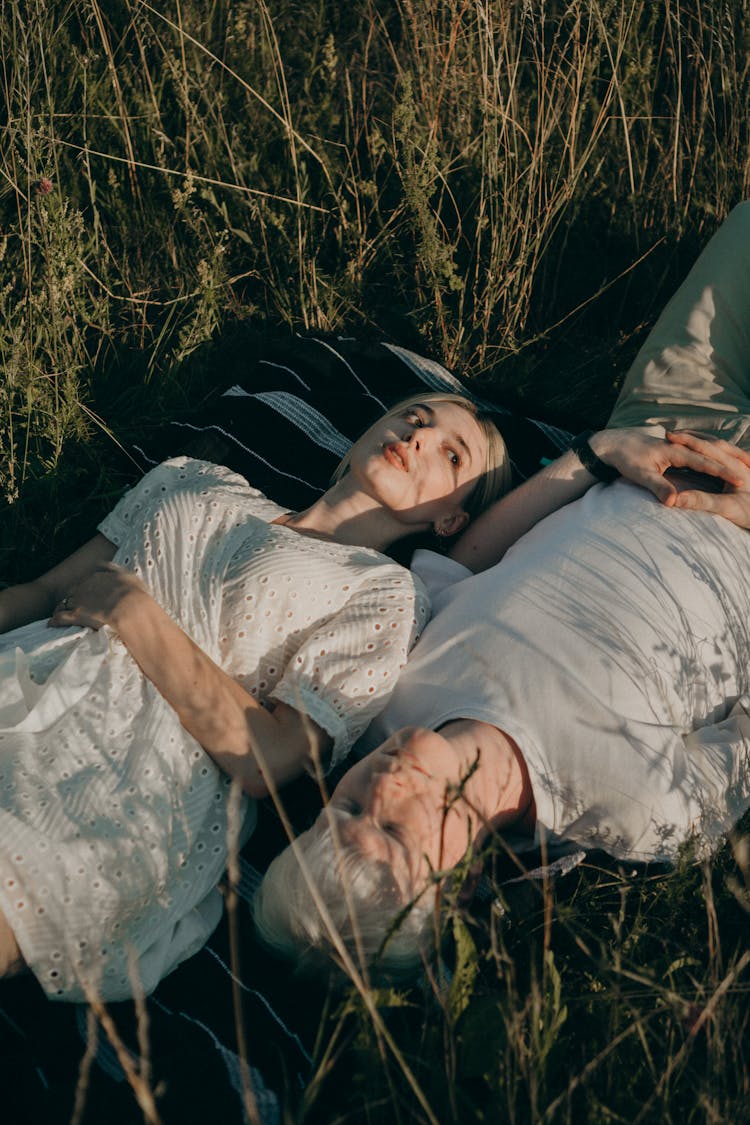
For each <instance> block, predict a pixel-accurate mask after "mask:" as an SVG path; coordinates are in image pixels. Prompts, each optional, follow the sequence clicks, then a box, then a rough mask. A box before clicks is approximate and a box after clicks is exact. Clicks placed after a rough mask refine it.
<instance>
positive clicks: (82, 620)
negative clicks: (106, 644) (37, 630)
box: [49, 563, 151, 629]
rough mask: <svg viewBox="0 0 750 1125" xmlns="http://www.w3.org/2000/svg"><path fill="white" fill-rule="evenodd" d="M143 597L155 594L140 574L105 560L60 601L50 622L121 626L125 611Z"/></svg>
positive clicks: (65, 624) (91, 625)
mask: <svg viewBox="0 0 750 1125" xmlns="http://www.w3.org/2000/svg"><path fill="white" fill-rule="evenodd" d="M143 598H149V599H150V598H151V595H150V594H149V592H148V590H147V589H146V587H145V586H144V585H143V583H142V582H141V580H140V578H137V577H136V576H135V574H133V573H132V571H129V570H125V569H124V568H123V567H121V566H116V565H115V564H114V563H105V564H104V565H102V566H99V567H97V568H96V570H94V572H93V573H92V574H91V575H89V577H88V578H84V580H83V581H82V582H79V583H78V584H77V585H75V586H73V587H72V589H71V590H70V591H69V592H68V593H67V594H66V595H65V597H64V598H62V600H61V601H59V602H58V604H57V605H56V606H55V609H54V612H53V614H52V616H51V618H50V619H49V624H50V625H52V626H56V627H58V628H63V627H65V626H68V625H85V626H88V628H89V629H101V627H102V625H111V626H112V627H113V628H114V629H118V625H119V623H120V622H121V621H122V617H123V614H126V613H127V612H128V611H129V609H131V608H132V607H133V606H134V605H135V604H136V603H137V602H138V601H139V600H142V599H143Z"/></svg>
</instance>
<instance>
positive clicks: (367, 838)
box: [321, 730, 471, 902]
mask: <svg viewBox="0 0 750 1125" xmlns="http://www.w3.org/2000/svg"><path fill="white" fill-rule="evenodd" d="M407 734H408V732H403V731H400V732H399V733H398V734H397V735H395V736H394V737H393V738H391V739H388V741H387V742H384V743H383V745H382V746H380V747H379V748H378V749H377V750H373V752H372V753H371V754H368V755H367V757H365V758H363V759H362V760H361V761H359V762H357V763H355V765H353V766H352V767H351V768H350V769H349V770H348V771H347V772H346V773H345V774H344V776H343V777H342V778H341V780H340V782H339V783H338V785H337V786H336V788H335V790H334V791H333V794H332V796H331V800H330V802H329V807H330V808H332V809H333V810H335V811H336V812H337V813H338V814H340V815H339V816H338V818H337V824H338V833H339V836H340V839H341V843H342V844H343V845H345V846H346V845H353V846H354V847H356V848H357V850H358V851H360V852H361V853H362V854H363V855H365V856H367V857H368V858H370V859H372V860H374V861H376V862H378V861H379V862H385V863H387V864H388V866H389V867H390V869H391V871H392V872H393V876H394V879H395V881H396V883H397V885H398V887H399V889H400V891H401V894H402V896H403V900H404V902H408V901H409V900H410V899H412V898H413V897H414V896H415V895H416V894H418V893H419V891H421V889H422V888H423V887H424V885H425V883H426V881H427V879H428V878H429V875H430V871H438V870H444V869H447V868H452V867H454V866H455V865H456V864H457V863H458V862H459V861H460V860H461V858H462V857H463V855H464V853H465V852H466V849H467V847H468V845H469V843H470V835H471V832H470V828H469V826H468V824H467V820H466V817H465V815H464V814H465V810H464V812H463V813H462V810H461V802H460V801H455V800H454V801H452V800H451V796H450V794H451V781H450V780H448V779H452V778H453V777H454V775H455V771H456V755H455V750H453V749H452V747H451V745H450V743H449V742H448V741H447V740H446V739H445V738H443V736H442V735H440V734H439V733H437V732H435V731H426V730H420V731H418V732H416V735H412V737H409V738H405V735H407ZM326 815H327V814H326V810H324V811H323V812H322V813H321V820H323V819H324V818H325V817H326Z"/></svg>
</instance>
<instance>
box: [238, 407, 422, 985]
mask: <svg viewBox="0 0 750 1125" xmlns="http://www.w3.org/2000/svg"><path fill="white" fill-rule="evenodd" d="M420 401H422V400H420ZM321 815H322V819H320V820H318V821H317V822H316V824H314V825H313V827H312V828H310V829H308V831H307V832H304V833H303V834H302V835H301V836H299V837H298V838H297V839H296V840H294V841H293V842H292V843H291V844H290V845H289V846H288V847H287V848H285V849H284V851H283V852H281V854H280V855H278V856H277V857H276V859H275V860H274V861H273V863H272V864H271V866H270V867H269V868H268V871H267V872H266V875H265V878H264V879H263V882H262V883H261V885H260V888H259V890H258V893H257V894H256V896H255V902H254V904H253V914H254V917H255V925H256V929H257V932H258V936H259V937H260V938H261V940H262V941H263V942H264V944H265V945H267V946H268V947H269V948H271V949H272V950H274V951H275V952H276V953H278V954H280V955H282V956H285V957H287V958H289V959H290V960H294V961H295V963H296V966H297V968H298V969H300V970H301V971H303V972H305V971H307V972H320V971H323V970H325V969H326V968H328V969H330V968H331V964H332V962H333V963H335V964H337V965H338V966H339V967H340V968H343V967H344V966H343V963H342V957H341V952H340V949H341V947H342V946H343V947H344V948H345V949H346V951H347V953H348V954H349V956H350V957H351V958H352V961H353V962H354V964H355V966H357V968H358V969H359V970H361V969H362V967H363V964H366V965H367V966H368V971H369V972H371V973H372V974H373V975H374V977H375V979H378V980H398V979H401V978H403V977H405V976H407V975H408V974H410V973H413V971H414V969H415V968H416V967H417V966H418V965H419V961H420V954H421V952H422V951H423V950H424V948H425V945H426V938H427V936H428V934H429V931H430V926H429V923H430V921H431V919H432V918H433V916H434V910H435V895H436V892H437V888H436V887H435V886H434V885H427V886H426V887H425V888H424V890H423V891H422V893H421V894H420V895H419V896H418V897H417V898H416V899H415V901H414V902H411V903H405V902H404V900H403V898H402V896H401V892H400V891H399V889H398V887H397V885H396V882H395V880H394V878H393V874H392V872H391V869H390V867H389V866H388V865H387V864H386V863H382V862H377V861H376V860H372V859H370V858H368V857H367V856H364V855H363V854H362V852H360V851H359V849H358V848H356V847H355V846H354V845H352V844H344V843H343V842H342V841H341V840H340V839H339V836H338V832H337V831H336V828H335V823H334V817H335V815H336V813H335V810H333V809H330V808H329V809H327V810H325V811H324V813H323V814H321Z"/></svg>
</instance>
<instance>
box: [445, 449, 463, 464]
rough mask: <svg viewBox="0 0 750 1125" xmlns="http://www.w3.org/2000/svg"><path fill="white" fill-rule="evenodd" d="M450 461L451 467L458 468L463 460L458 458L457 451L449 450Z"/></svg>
mask: <svg viewBox="0 0 750 1125" xmlns="http://www.w3.org/2000/svg"><path fill="white" fill-rule="evenodd" d="M448 460H449V461H450V463H451V465H456V466H458V465H460V464H461V458H460V457H459V456H458V454H457V453H456V451H455V449H449V450H448Z"/></svg>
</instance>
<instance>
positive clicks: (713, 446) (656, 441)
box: [589, 428, 750, 522]
mask: <svg viewBox="0 0 750 1125" xmlns="http://www.w3.org/2000/svg"><path fill="white" fill-rule="evenodd" d="M676 436H678V435H676ZM690 436H691V438H692V435H690ZM589 444H590V446H591V448H592V449H593V451H594V453H595V454H596V455H597V457H599V458H600V460H602V461H604V462H605V463H606V464H607V465H611V466H612V467H613V468H615V469H617V471H618V472H619V473H620V475H621V476H622V477H624V478H625V480H629V481H632V482H633V484H638V485H640V486H641V487H642V488H647V489H648V490H649V492H652V493H653V494H654V496H656V498H657V499H658V500H661V502H662V504H666V505H667V506H668V507H672V506H677V507H683V508H687V507H690V506H691V505H690V504H681V503H680V501H679V497H680V496H681V495H682V496H688V495H693V493H692V492H690V493H689V492H682V491H681V489H680V488H679V486H678V484H676V483H675V482H674V481H671V480H669V479H668V478H667V477H665V476H664V473H665V472H667V470H668V469H690V470H692V471H693V472H695V473H704V474H705V475H707V476H712V477H718V478H719V480H721V481H724V482H725V487H726V486H727V485H729V486H730V487H731V488H732V489H734V488H742V487H744V486H746V485H747V482H748V480H749V479H750V471H749V470H750V458H748V457H747V454H744V455H743V456H744V457H745V460H744V462H740V461H738V460H737V458H736V457H730V456H728V455H727V454H726V452H725V451H724V450H719V449H718V448H717V446H726V447H727V449H731V450H735V451H736V447H735V446H730V445H728V443H727V442H711V441H702V440H701V439H696V438H693V439H692V440H687V441H679V440H670V441H665V440H664V439H663V438H657V437H651V436H650V435H649V434H647V433H645V432H644V431H643V430H640V429H637V428H632V429H612V430H600V431H599V433H597V434H594V435H593V436H592V437H591V438H590V440H589ZM695 495H697V496H701V497H704V496H705V497H711V496H712V494H711V493H705V492H697V493H695ZM712 498H713V499H717V497H716V496H715V495H713V497H712ZM720 498H721V497H718V499H720ZM692 506H694V507H699V506H700V505H698V504H696V505H692ZM705 510H706V511H712V510H714V509H711V508H708V507H706V509H705ZM722 514H723V513H722ZM728 518H731V517H728ZM735 522H736V521H735Z"/></svg>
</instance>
